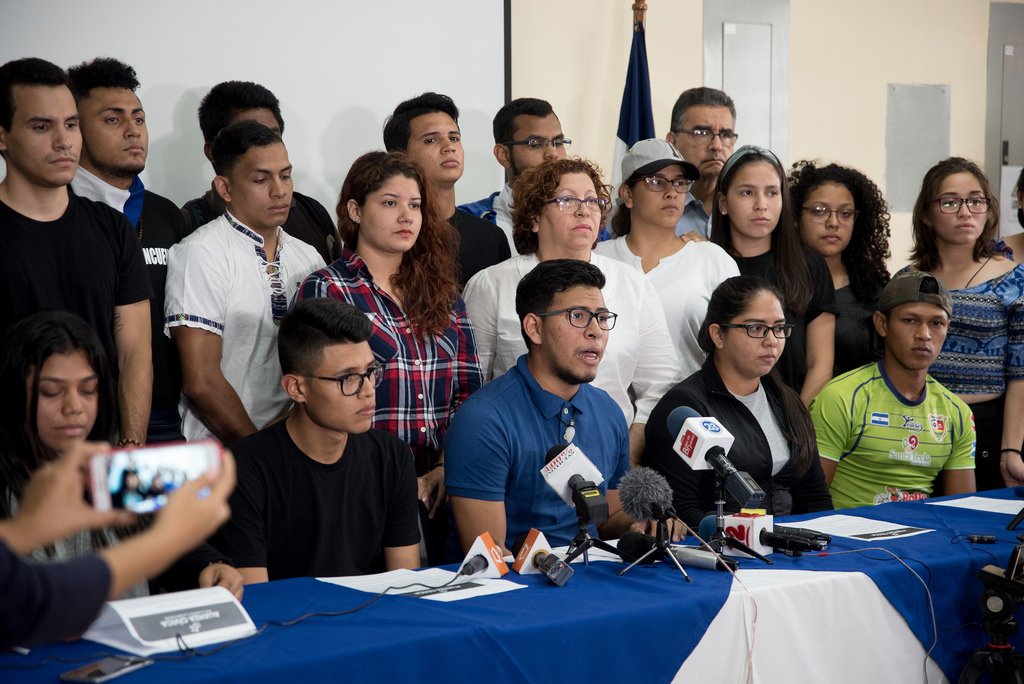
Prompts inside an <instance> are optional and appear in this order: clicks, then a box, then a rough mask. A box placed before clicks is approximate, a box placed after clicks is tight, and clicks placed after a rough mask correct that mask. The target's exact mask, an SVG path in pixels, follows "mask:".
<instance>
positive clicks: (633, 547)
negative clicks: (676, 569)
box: [618, 532, 739, 571]
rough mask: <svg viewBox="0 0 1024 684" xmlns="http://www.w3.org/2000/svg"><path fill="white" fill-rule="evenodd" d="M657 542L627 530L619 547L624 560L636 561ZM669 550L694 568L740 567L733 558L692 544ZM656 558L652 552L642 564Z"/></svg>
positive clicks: (725, 568) (646, 535)
mask: <svg viewBox="0 0 1024 684" xmlns="http://www.w3.org/2000/svg"><path fill="white" fill-rule="evenodd" d="M656 543H657V540H656V539H655V538H654V537H652V536H651V535H649V534H644V533H643V532H626V533H625V534H624V535H622V538H621V539H619V547H618V548H619V553H620V554H621V555H622V558H623V560H625V561H627V562H630V563H635V562H636V561H637V559H638V558H641V557H642V556H643V555H644V554H645V553H647V552H648V551H650V550H651V549H653V548H655V545H656ZM667 551H668V552H669V553H671V554H672V555H673V556H674V557H675V559H676V560H677V561H678V562H679V564H680V565H686V566H689V567H692V568H702V569H704V570H720V571H727V570H728V569H730V568H731V569H733V570H736V569H738V568H739V563H737V562H736V561H734V560H732V559H731V558H719V557H718V556H716V555H715V554H714V553H712V552H710V551H705V550H702V549H696V548H693V547H690V546H672V545H669V546H668V547H667ZM656 558H657V556H656V554H653V553H652V554H650V555H649V556H647V557H646V558H644V559H643V560H642V561H640V565H647V564H648V563H653V562H654V561H655V560H656Z"/></svg>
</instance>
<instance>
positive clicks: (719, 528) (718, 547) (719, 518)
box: [707, 476, 775, 565]
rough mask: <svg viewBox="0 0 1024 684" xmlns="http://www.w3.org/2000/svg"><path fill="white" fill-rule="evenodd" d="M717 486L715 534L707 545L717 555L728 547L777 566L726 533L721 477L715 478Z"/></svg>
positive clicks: (723, 489) (723, 486) (723, 488)
mask: <svg viewBox="0 0 1024 684" xmlns="http://www.w3.org/2000/svg"><path fill="white" fill-rule="evenodd" d="M715 484H717V485H718V500H717V501H715V533H714V534H713V535H711V539H708V541H707V545H708V547H710V548H711V549H713V550H714V551H715V553H718V554H721V553H723V552H724V551H725V548H726V547H729V548H732V549H736V550H737V551H742V552H743V553H745V554H747V555H749V556H752V557H754V558H756V559H758V560H762V561H764V562H765V563H767V564H768V565H775V563H774V562H773V561H771V560H770V559H768V558H765V557H764V556H762V555H761V554H760V553H758V552H757V551H755V550H754V549H752V548H750V547H749V546H747V545H746V544H744V543H743V542H741V541H740V540H739V539H736V538H734V537H730V536H729V535H728V534H726V533H725V480H724V479H723V478H721V477H718V476H716V477H715Z"/></svg>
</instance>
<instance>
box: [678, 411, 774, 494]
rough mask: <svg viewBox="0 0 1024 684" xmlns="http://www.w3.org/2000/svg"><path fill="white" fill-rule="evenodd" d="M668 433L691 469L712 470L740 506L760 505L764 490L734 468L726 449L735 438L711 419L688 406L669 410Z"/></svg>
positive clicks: (755, 481)
mask: <svg viewBox="0 0 1024 684" xmlns="http://www.w3.org/2000/svg"><path fill="white" fill-rule="evenodd" d="M666 424H667V426H668V430H669V434H675V435H676V440H675V442H674V443H673V445H672V449H673V450H674V451H675V452H676V453H677V454H679V456H681V457H682V459H683V460H684V461H686V463H687V464H688V465H689V466H690V468H691V469H692V470H709V469H713V470H714V471H715V474H716V475H717V476H718V477H719V478H720V479H721V480H722V482H724V483H725V489H726V491H727V492H728V493H729V495H730V496H732V498H733V499H735V500H736V501H737V502H738V503H739V504H740V508H760V507H761V504H762V502H764V499H765V493H764V490H763V489H761V486H760V485H758V484H757V480H755V479H754V478H753V477H751V476H750V475H749V474H748V473H746V472H743V471H739V470H736V466H734V465H733V464H732V461H730V460H729V457H728V456H727V455H726V453H727V451H728V450H729V449H730V448H732V445H733V442H735V441H736V440H735V438H734V437H733V436H732V435H731V434H730V433H729V431H728V430H726V429H725V428H724V427H722V425H721V424H720V423H719V422H718V421H717V420H715V419H714V418H707V417H701V416H700V414H698V413H697V412H696V411H694V410H693V409H692V408H690V407H689V406H678V407H676V408H674V409H672V412H671V413H669V414H668V419H667V420H666Z"/></svg>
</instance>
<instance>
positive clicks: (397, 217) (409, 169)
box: [297, 152, 481, 565]
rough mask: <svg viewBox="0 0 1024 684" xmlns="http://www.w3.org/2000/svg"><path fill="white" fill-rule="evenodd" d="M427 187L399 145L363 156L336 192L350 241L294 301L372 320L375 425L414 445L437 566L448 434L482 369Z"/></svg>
mask: <svg viewBox="0 0 1024 684" xmlns="http://www.w3.org/2000/svg"><path fill="white" fill-rule="evenodd" d="M426 187H427V186H426V183H425V181H424V178H423V174H422V172H421V170H420V168H419V166H418V165H417V164H416V163H415V162H414V161H412V160H411V159H410V158H409V157H407V156H406V155H405V154H403V153H401V152H369V153H367V154H364V155H363V156H361V157H359V159H357V160H356V161H355V163H353V164H352V168H351V169H349V172H348V176H346V178H345V182H344V183H343V184H342V186H341V196H340V197H339V199H338V208H337V211H338V232H339V234H340V235H341V239H342V240H343V241H344V243H345V248H344V249H343V250H342V253H341V257H339V258H338V260H337V261H335V262H334V263H333V264H331V265H330V266H328V267H327V268H324V269H321V270H319V271H316V272H315V273H312V274H311V275H309V276H308V277H307V278H306V280H305V281H304V282H303V283H302V286H301V287H300V288H299V292H298V294H297V298H298V299H305V298H309V297H335V298H337V299H342V300H344V301H347V302H349V303H350V304H352V305H353V306H355V307H357V308H358V309H361V310H362V311H365V312H366V314H367V316H369V318H370V321H371V322H372V323H373V337H372V338H370V347H371V348H372V349H373V355H374V357H376V359H377V361H378V362H379V363H381V364H383V365H384V377H383V380H382V382H381V385H380V387H379V388H378V389H377V410H376V412H375V413H374V416H373V427H374V428H377V429H379V430H385V431H387V432H390V433H392V434H394V435H397V436H398V437H400V438H402V439H403V440H405V442H406V443H408V444H409V446H410V447H412V452H413V455H414V456H415V459H416V474H417V475H418V476H419V480H420V500H421V502H422V503H423V504H424V505H423V506H422V507H421V511H420V512H421V514H422V515H421V517H422V518H423V521H424V533H425V534H424V536H425V537H426V541H427V560H428V562H429V563H430V564H431V565H436V564H439V563H441V562H442V561H443V554H444V538H445V536H446V532H447V525H446V522H447V521H446V520H445V519H444V516H443V515H436V513H437V511H438V510H440V508H441V506H442V505H443V503H444V468H443V466H444V456H443V450H444V435H445V431H446V430H447V428H448V422H449V419H450V417H451V416H452V414H453V413H454V412H455V409H456V408H457V407H458V406H459V404H461V403H462V401H463V400H464V399H465V398H466V397H468V396H469V395H470V393H471V392H473V390H475V389H476V388H477V387H479V386H480V384H481V375H480V363H479V361H478V359H477V351H476V341H475V339H474V336H473V329H472V327H471V326H470V324H469V318H468V317H467V315H466V306H465V304H464V302H463V301H462V298H461V297H460V296H459V291H458V279H457V275H456V274H457V264H456V260H455V255H456V254H457V253H458V233H457V232H456V231H455V229H454V228H453V227H452V226H451V224H449V223H448V222H447V221H446V220H445V219H444V217H442V216H441V215H440V214H439V213H438V210H437V207H436V205H435V203H434V202H433V201H432V198H431V196H430V193H429V192H427V189H426ZM428 518H433V521H432V522H428Z"/></svg>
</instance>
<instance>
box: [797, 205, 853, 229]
mask: <svg viewBox="0 0 1024 684" xmlns="http://www.w3.org/2000/svg"><path fill="white" fill-rule="evenodd" d="M803 210H804V211H806V212H807V213H808V214H810V216H811V220H812V221H814V222H815V223H825V222H826V221H828V219H829V217H830V216H832V214H835V215H836V221H839V223H841V224H843V225H847V226H848V225H850V224H852V223H853V222H854V221H856V220H857V217H858V216H859V215H860V212H859V211H857V210H856V209H829V208H828V207H823V206H819V205H813V206H810V207H804V208H803Z"/></svg>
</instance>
